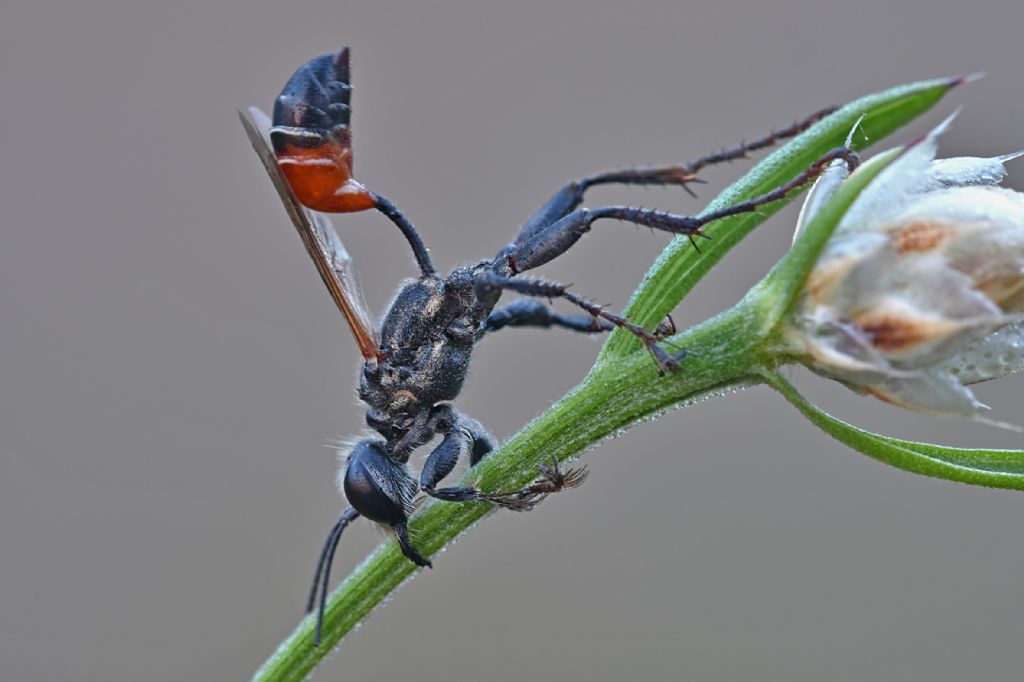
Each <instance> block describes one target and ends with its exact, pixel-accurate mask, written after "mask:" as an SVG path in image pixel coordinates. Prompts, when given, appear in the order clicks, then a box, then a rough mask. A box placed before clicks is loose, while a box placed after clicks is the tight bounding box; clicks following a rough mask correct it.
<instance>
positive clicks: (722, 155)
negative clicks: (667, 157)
mask: <svg viewBox="0 0 1024 682" xmlns="http://www.w3.org/2000/svg"><path fill="white" fill-rule="evenodd" d="M833 111H835V107H829V108H826V109H822V110H821V111H817V112H815V113H814V114H811V115H810V116H808V117H807V118H804V119H802V120H800V121H797V122H795V123H793V125H791V126H789V127H787V128H783V129H782V130H778V131H775V132H772V133H769V134H768V135H765V136H763V137H760V138H758V139H756V140H753V141H752V142H741V143H740V144H737V145H734V146H732V147H726V148H725V149H722V150H721V151H718V152H715V153H713V154H708V155H706V156H702V157H700V158H699V159H694V160H693V161H690V162H689V163H683V164H678V165H673V166H647V167H640V168H627V169H623V170H613V171H606V172H603V173H595V174H594V175H590V176H587V177H585V178H583V179H581V180H575V181H573V182H570V183H569V184H567V185H565V186H564V187H562V188H561V189H560V190H558V191H557V192H556V193H555V194H554V195H553V196H552V197H551V198H550V199H549V200H548V201H547V203H546V204H544V206H543V207H541V209H540V210H539V211H537V213H535V214H534V215H533V216H532V217H531V218H530V219H529V220H528V221H527V222H526V224H525V225H523V227H522V229H521V230H520V232H519V236H518V237H516V240H515V242H514V244H515V245H520V244H523V243H525V242H527V241H529V240H530V239H531V238H532V237H533V236H534V235H535V234H536V233H538V232H540V231H542V230H543V229H544V228H546V227H548V226H549V225H552V224H554V223H556V222H558V221H559V220H561V219H562V218H564V217H565V216H567V215H568V214H569V213H570V212H572V211H573V210H575V209H577V208H579V206H580V204H582V203H583V195H584V194H585V193H586V191H587V190H588V189H590V188H591V187H595V186H597V185H610V184H620V185H679V186H681V187H682V188H683V189H685V190H686V191H687V192H690V193H691V194H692V193H693V192H692V191H690V188H689V187H688V185H689V184H690V183H698V182H701V181H700V180H698V179H697V177H696V174H697V173H698V172H699V171H700V170H701V169H703V168H706V167H707V166H711V165H714V164H718V163H725V162H728V161H735V160H738V159H745V158H748V156H749V154H750V152H754V151H758V150H761V149H765V148H766V147H771V146H772V145H774V144H776V143H778V142H780V141H781V140H785V139H787V138H790V137H795V136H796V135H799V134H800V133H802V132H803V131H805V130H807V129H808V128H810V127H811V126H812V125H813V124H815V123H817V122H818V121H820V120H821V119H823V118H825V117H826V116H828V115H829V114H831V113H832V112H833Z"/></svg>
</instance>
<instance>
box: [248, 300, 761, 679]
mask: <svg viewBox="0 0 1024 682" xmlns="http://www.w3.org/2000/svg"><path fill="white" fill-rule="evenodd" d="M753 322H754V320H753V319H752V318H751V316H750V315H748V314H746V313H745V312H744V311H743V310H742V309H734V310H733V311H730V312H729V313H726V314H723V315H720V316H719V317H717V318H714V319H712V320H709V321H708V322H705V323H704V324H701V325H699V326H697V327H694V328H692V329H690V330H689V331H687V332H685V333H684V334H681V335H679V336H677V337H675V338H674V339H673V340H672V342H673V344H675V345H679V346H680V347H682V348H685V349H686V350H687V351H688V355H687V357H686V359H685V360H684V361H683V363H682V364H683V366H682V369H681V371H679V372H677V373H675V374H672V375H669V376H664V377H659V376H658V373H657V369H656V366H655V363H654V361H653V360H652V359H651V357H650V355H648V354H647V353H645V352H637V353H634V354H632V355H630V356H627V357H626V358H623V359H621V360H619V361H617V362H614V363H604V364H602V365H600V366H598V367H596V368H595V369H594V370H593V371H592V372H591V373H590V375H588V376H587V378H586V379H585V380H584V381H583V382H582V383H581V384H580V385H579V386H577V387H576V388H575V389H574V390H572V391H571V392H569V394H567V395H566V396H565V397H564V398H562V399H561V400H559V401H558V402H557V403H556V404H554V405H552V406H551V408H549V409H548V410H547V411H546V412H544V413H543V414H541V415H540V416H539V417H537V418H536V419H534V420H533V421H532V422H530V423H529V424H528V425H527V426H526V427H525V428H524V429H523V430H521V431H520V432H519V433H517V434H516V435H515V436H513V437H512V438H511V439H509V440H508V441H507V442H506V443H505V444H504V445H503V446H502V447H501V448H500V449H499V450H497V451H495V452H494V453H492V454H490V455H489V456H488V457H487V458H486V459H485V460H484V461H483V462H481V463H480V464H478V465H477V466H476V467H474V468H473V469H472V471H470V472H469V473H468V474H467V476H466V478H465V480H464V481H463V482H464V483H468V482H469V481H473V482H475V483H477V484H478V485H479V486H480V487H481V488H482V489H483V490H485V491H493V490H496V489H498V488H501V489H509V488H515V487H518V486H521V485H525V484H526V483H528V482H529V481H531V480H532V479H533V478H535V477H536V475H537V465H538V464H540V463H541V462H542V461H545V460H550V458H551V457H552V456H554V457H557V458H558V459H559V461H563V460H566V459H571V458H573V457H576V456H578V455H579V454H580V453H582V452H583V451H584V450H586V449H588V448H591V447H593V446H594V445H596V444H597V443H599V442H600V441H601V440H603V439H605V438H608V437H609V436H612V435H614V434H615V433H617V432H619V431H621V430H622V429H625V428H626V427H628V426H629V425H631V424H633V423H635V422H637V421H639V420H642V419H644V418H648V417H651V416H654V415H657V414H660V413H662V412H664V411H666V410H669V409H671V408H673V407H676V406H679V405H681V404H686V403H687V402H691V401H693V400H695V399H697V398H699V397H702V396H704V395H707V394H712V393H716V392H722V391H728V390H732V389H734V388H737V387H741V386H745V385H748V384H750V383H752V381H754V373H755V368H753V367H752V366H751V365H750V364H749V363H750V358H753V357H755V356H756V352H755V349H754V348H753V347H752V345H751V342H752V341H753V340H755V337H754V335H753V334H751V333H750V330H749V329H748V326H749V325H750V324H752V323H753ZM491 510H492V508H491V507H490V506H489V505H486V504H481V503H465V504H453V503H445V502H434V503H432V504H430V505H429V506H427V507H426V508H425V509H424V510H423V511H422V512H421V513H419V514H417V515H416V516H415V517H414V519H413V521H412V523H411V524H410V534H411V535H412V537H413V538H415V541H416V545H417V547H418V548H419V550H420V551H421V552H422V553H423V554H424V555H426V556H430V555H433V554H435V553H437V552H438V551H439V550H441V549H443V548H444V547H445V546H446V545H448V544H449V543H451V542H452V541H454V540H456V539H457V538H458V537H459V536H460V535H462V534H463V533H464V532H466V530H468V529H469V528H470V527H471V526H473V525H474V524H475V523H476V522H477V521H479V520H480V519H481V518H483V517H484V516H486V515H487V514H488V513H490V511H491ZM417 570H418V569H417V568H416V567H415V566H414V565H413V564H412V563H411V562H410V561H409V560H408V559H406V558H405V557H403V556H402V554H401V551H400V550H399V549H398V545H397V543H396V542H394V541H389V542H387V543H385V544H383V545H382V546H381V547H379V548H378V549H377V550H376V551H375V552H374V553H373V554H371V555H370V557H369V558H368V559H366V561H364V562H363V563H362V564H361V565H360V566H359V567H358V568H357V569H356V570H355V572H353V573H352V575H350V576H349V577H348V579H347V580H345V582H344V583H342V585H341V586H340V587H339V588H338V589H337V590H335V592H334V593H333V594H332V595H331V597H330V600H329V602H328V604H327V610H326V614H325V617H324V626H323V638H322V641H321V644H320V646H319V647H314V646H313V630H314V629H315V627H316V619H315V617H313V616H311V617H307V618H306V619H305V620H303V621H302V623H301V624H300V625H299V627H298V628H297V629H296V630H295V632H294V633H292V635H291V637H289V638H288V639H287V640H286V641H285V642H283V643H282V644H281V646H280V647H279V648H278V650H277V651H276V652H275V653H274V655H273V656H272V657H271V658H270V659H269V660H268V661H267V662H266V663H265V664H264V666H263V667H262V668H261V669H260V670H259V671H258V672H257V674H256V677H255V679H256V680H301V679H304V678H305V676H306V675H307V674H309V672H310V671H311V670H312V669H313V668H314V667H315V666H316V665H317V663H318V662H319V661H320V659H321V658H323V656H324V655H326V654H327V653H328V652H330V651H331V649H332V648H333V647H334V646H335V645H336V644H337V643H338V642H339V641H340V640H341V638H342V637H344V636H345V635H346V634H347V633H348V632H349V631H350V630H352V628H353V627H355V626H356V625H358V624H359V622H360V621H362V620H363V619H364V618H365V617H366V616H367V615H368V614H369V613H370V612H371V611H372V610H373V609H374V608H375V607H376V606H377V605H378V604H380V603H381V602H382V601H383V600H384V599H385V598H386V597H387V596H388V595H390V594H391V593H392V592H393V591H394V590H396V589H397V588H398V587H399V586H401V584H402V583H403V582H405V581H406V580H407V579H408V578H409V577H410V576H411V575H413V574H414V573H415V572H416V571H417Z"/></svg>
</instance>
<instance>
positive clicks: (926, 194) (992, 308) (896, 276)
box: [786, 121, 1024, 415]
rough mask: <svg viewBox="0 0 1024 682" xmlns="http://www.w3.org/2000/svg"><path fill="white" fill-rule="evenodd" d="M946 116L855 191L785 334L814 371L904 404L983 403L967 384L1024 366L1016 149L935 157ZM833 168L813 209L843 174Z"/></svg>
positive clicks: (955, 410) (1023, 228)
mask: <svg viewBox="0 0 1024 682" xmlns="http://www.w3.org/2000/svg"><path fill="white" fill-rule="evenodd" d="M947 125H948V121H947V122H946V123H944V124H943V125H942V126H940V127H939V128H937V129H936V130H935V131H933V132H932V133H931V134H930V135H928V136H927V137H925V138H924V139H923V140H922V141H920V142H918V143H917V144H915V145H912V146H911V147H909V148H907V150H905V151H904V153H903V154H902V155H901V156H900V157H899V158H897V159H896V160H895V161H894V162H892V163H891V164H890V165H889V166H888V167H887V168H886V169H885V170H883V171H882V172H881V173H880V174H879V175H878V177H876V178H875V179H874V180H873V181H872V182H871V184H870V185H868V186H867V187H866V188H865V189H864V191H863V192H861V194H860V195H859V196H858V198H857V200H856V201H855V202H854V203H853V204H852V205H851V207H850V209H849V210H848V211H847V212H846V214H845V215H844V216H843V218H842V219H841V221H840V223H839V225H838V227H837V228H836V231H835V233H834V234H833V236H832V238H831V240H830V241H829V243H828V244H827V246H826V247H825V250H824V252H823V253H822V255H821V257H820V258H819V260H818V262H817V264H816V265H815V267H814V268H813V270H812V271H811V273H810V274H809V276H808V278H807V281H806V283H805V285H804V288H803V291H802V293H801V295H800V298H799V299H798V302H797V304H796V306H795V308H794V310H793V312H792V313H791V315H790V317H789V319H788V327H787V329H786V337H787V339H788V340H789V341H791V342H793V343H794V345H795V346H796V348H798V349H799V350H798V352H799V353H802V355H803V360H804V362H805V363H806V364H807V365H808V366H809V367H811V368H812V369H813V370H815V371H817V372H819V373H821V374H824V375H827V376H829V377H832V378H835V379H838V380H840V381H842V382H844V383H846V384H847V385H849V386H851V387H852V388H855V389H857V390H861V391H864V392H867V393H870V394H871V395H874V396H876V397H878V398H880V399H882V400H885V401H888V402H892V403H895V404H898V405H902V406H904V407H909V408H912V409H917V410H921V411H924V412H931V413H937V414H967V415H969V414H973V413H976V412H977V411H978V410H980V409H982V408H984V405H982V404H981V403H980V402H978V401H977V399H975V397H974V395H973V394H972V393H971V391H970V390H969V389H968V388H967V387H966V384H970V383H974V382H978V381H984V380H987V379H993V378H996V377H998V376H1004V375H1006V374H1010V373H1013V372H1016V371H1020V370H1021V369H1022V368H1024V322H1022V320H1024V315H1022V313H1024V194H1021V193H1019V192H1014V191H1011V190H1008V189H1005V188H1002V187H999V183H1000V182H1001V181H1002V180H1003V178H1004V177H1005V175H1006V170H1005V168H1004V165H1003V164H1004V162H1006V161H1008V160H1010V159H1012V158H1015V157H1016V156H1018V155H1019V154H1014V155H1008V156H1003V157H996V158H990V159H983V158H957V159H943V160H938V161H936V160H934V156H935V151H936V147H937V145H936V139H937V137H938V134H939V133H941V132H942V131H943V130H944V129H945V128H946V127H947ZM844 173H845V167H844V166H840V165H835V166H832V167H830V168H829V169H828V170H827V171H826V173H825V174H824V176H823V177H822V178H821V179H820V180H819V182H818V183H817V184H816V186H815V188H813V189H812V191H811V193H810V194H809V195H808V199H807V201H806V202H805V205H804V209H803V211H802V212H801V217H800V220H799V223H798V228H797V230H798V232H799V230H800V228H801V227H802V226H803V225H804V224H806V223H807V221H809V220H810V219H811V218H812V217H813V215H814V212H815V211H816V210H817V208H818V207H820V206H821V205H822V204H823V203H824V201H825V199H827V196H825V197H823V196H822V194H824V193H828V192H831V191H834V190H835V188H836V187H838V186H839V184H840V182H841V180H842V179H844V177H843V176H844Z"/></svg>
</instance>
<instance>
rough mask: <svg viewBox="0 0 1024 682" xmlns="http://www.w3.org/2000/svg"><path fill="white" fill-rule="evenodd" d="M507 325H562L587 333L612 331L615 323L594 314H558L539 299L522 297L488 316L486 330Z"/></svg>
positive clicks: (545, 326)
mask: <svg viewBox="0 0 1024 682" xmlns="http://www.w3.org/2000/svg"><path fill="white" fill-rule="evenodd" d="M505 327H540V328H542V329H548V328H550V327H562V328H563V329H570V330H572V331H577V332H583V333H585V334H595V333H598V332H610V331H611V330H613V329H615V325H613V324H612V323H611V322H608V321H607V320H602V319H599V318H595V317H594V316H592V315H558V314H556V313H555V312H554V311H552V310H551V309H550V308H548V307H547V306H545V305H544V304H542V303H538V302H537V301H531V300H529V299H525V298H524V299H520V300H518V301H513V302H512V303H509V304H508V305H507V306H504V307H502V308H498V309H497V310H495V311H493V312H492V313H491V314H490V315H488V316H487V319H486V320H485V321H484V331H487V332H496V331H498V330H499V329H504V328H505Z"/></svg>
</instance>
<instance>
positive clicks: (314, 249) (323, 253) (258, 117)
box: [238, 107, 380, 361]
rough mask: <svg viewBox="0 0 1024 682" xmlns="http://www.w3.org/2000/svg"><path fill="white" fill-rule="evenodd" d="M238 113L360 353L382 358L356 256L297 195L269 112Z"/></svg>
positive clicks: (329, 226) (323, 216)
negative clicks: (277, 152)
mask: <svg viewBox="0 0 1024 682" xmlns="http://www.w3.org/2000/svg"><path fill="white" fill-rule="evenodd" d="M238 117H239V118H240V119H241V120H242V126H243V127H244V128H245V134H246V135H248V136H249V142H251V143H252V147H253V149H255V150H256V154H257V155H258V156H259V157H260V161H262V162H263V167H264V168H266V170H267V174H268V175H269V176H270V180H271V181H272V182H273V183H274V187H275V188H276V189H277V193H278V194H279V195H280V196H281V202H282V203H283V204H284V208H285V212H286V213H287V214H288V217H289V218H291V220H292V224H293V225H295V229H296V230H298V233H299V237H301V238H302V243H303V245H305V247H306V252H307V253H309V256H310V258H312V259H313V263H314V264H315V265H316V269H317V272H319V273H320V278H321V279H322V280H323V281H324V284H326V285H327V290H328V291H329V292H330V293H331V298H333V299H334V302H335V303H336V304H337V306H338V309H339V310H340V311H341V314H342V315H344V316H345V321H346V322H348V326H349V327H350V328H351V329H352V335H353V336H355V339H356V343H357V344H359V351H360V353H362V355H363V357H364V358H365V359H366V360H367V361H377V360H379V359H380V345H379V343H378V340H377V334H376V332H375V331H374V329H373V324H372V323H371V322H370V318H369V315H367V313H366V307H365V306H364V305H362V296H361V294H360V291H359V287H358V286H357V285H356V283H355V280H354V279H353V276H352V260H351V259H350V258H349V255H348V252H347V251H346V250H345V246H344V245H343V244H342V243H341V239H340V238H339V237H338V233H337V232H335V230H334V227H333V226H332V225H331V221H330V219H329V218H328V217H327V216H325V215H323V214H322V213H318V212H316V211H311V210H310V209H308V208H306V207H305V206H303V205H302V204H300V203H299V201H298V199H296V198H295V194H293V193H292V190H291V188H290V187H289V186H288V182H287V181H286V180H285V178H284V175H283V174H282V173H281V169H280V168H279V167H278V165H277V160H276V159H275V158H274V154H273V152H272V151H271V148H270V141H269V140H270V138H269V131H270V119H269V118H267V115H266V114H264V113H263V112H262V111H260V110H259V109H257V108H256V107H249V110H248V112H243V111H239V112H238Z"/></svg>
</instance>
